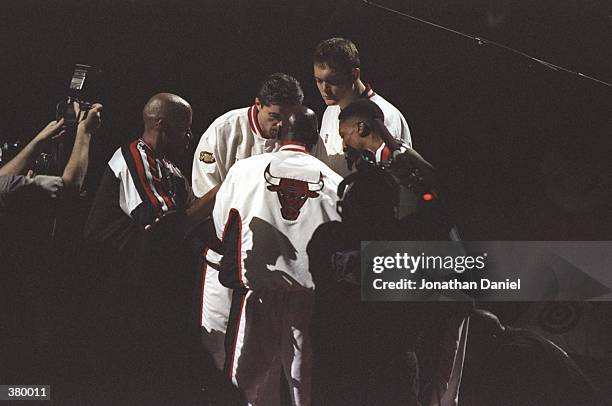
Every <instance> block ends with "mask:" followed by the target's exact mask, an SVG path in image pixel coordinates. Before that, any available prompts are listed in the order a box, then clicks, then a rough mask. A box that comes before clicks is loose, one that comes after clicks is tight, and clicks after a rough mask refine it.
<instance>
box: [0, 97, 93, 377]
mask: <svg viewBox="0 0 612 406" xmlns="http://www.w3.org/2000/svg"><path fill="white" fill-rule="evenodd" d="M101 110H102V106H101V105H94V107H93V109H92V110H90V111H89V112H88V113H87V114H86V113H85V112H81V114H80V117H79V118H80V121H79V124H78V128H77V131H76V137H75V142H74V147H73V149H72V153H71V156H70V159H69V162H68V164H67V166H66V168H65V169H64V171H63V173H62V176H49V175H41V174H33V173H32V171H31V170H30V168H31V166H32V165H33V164H34V161H35V160H36V158H37V156H38V155H39V154H40V153H41V152H42V151H44V150H46V149H47V147H49V146H50V144H51V143H52V142H59V141H60V140H61V139H62V137H64V136H65V129H64V120H59V121H52V122H50V123H49V124H48V125H47V126H46V127H45V128H44V129H43V130H42V131H41V132H40V133H39V134H38V135H36V137H34V139H33V140H32V141H31V142H30V143H28V144H27V145H26V146H25V148H24V149H23V150H22V151H21V152H20V153H18V154H17V156H15V158H14V159H12V160H11V161H9V162H8V163H6V164H5V165H4V166H3V167H2V168H0V187H1V191H0V230H2V233H1V234H0V235H1V237H0V261H1V262H0V270H1V272H0V308H1V309H3V311H2V313H1V314H0V318H1V319H0V326H1V327H0V329H2V331H0V348H1V350H0V358H1V359H2V360H3V361H2V363H3V368H2V371H0V378H3V379H2V380H3V381H4V382H33V381H45V382H49V377H50V370H52V369H53V365H52V364H53V362H55V361H57V358H58V357H57V354H58V349H57V347H56V346H55V344H56V342H54V341H57V340H58V336H57V333H58V320H60V318H61V317H62V316H61V314H62V310H63V307H61V303H60V302H61V300H62V299H56V297H58V296H60V295H57V292H58V286H59V284H58V280H59V278H60V276H62V274H63V273H64V272H65V270H66V268H67V267H69V266H70V264H67V263H64V262H61V261H60V259H59V258H60V254H61V253H62V252H63V251H65V250H66V248H67V247H66V245H64V244H61V243H59V242H58V241H55V240H54V239H53V238H52V233H53V231H52V230H54V225H55V224H56V222H55V219H56V218H57V216H58V213H59V212H60V211H66V212H67V211H68V210H67V209H66V206H70V204H71V203H70V202H71V201H73V200H76V199H72V198H71V197H76V196H77V192H78V191H79V190H80V188H81V185H82V184H83V180H84V178H85V174H86V172H87V167H88V161H89V158H88V157H89V143H90V139H91V136H92V134H93V133H94V132H95V130H96V129H97V128H98V127H99V125H100V112H101ZM28 171H29V173H28V174H27V175H26V172H28ZM72 221H74V220H72ZM56 271H57V272H56ZM56 295H57V296H56ZM54 376H55V374H54Z"/></svg>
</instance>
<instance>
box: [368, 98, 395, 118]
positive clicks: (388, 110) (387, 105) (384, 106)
mask: <svg viewBox="0 0 612 406" xmlns="http://www.w3.org/2000/svg"><path fill="white" fill-rule="evenodd" d="M370 100H372V101H373V102H374V103H376V104H377V105H378V107H380V109H381V110H382V111H383V113H384V114H385V118H387V116H388V115H390V114H391V115H397V116H402V112H401V111H399V109H398V108H397V107H395V106H394V105H393V104H391V102H389V101H388V100H387V99H385V98H384V97H382V96H381V95H379V94H378V93H376V94H375V95H374V96H372V97H371V98H370Z"/></svg>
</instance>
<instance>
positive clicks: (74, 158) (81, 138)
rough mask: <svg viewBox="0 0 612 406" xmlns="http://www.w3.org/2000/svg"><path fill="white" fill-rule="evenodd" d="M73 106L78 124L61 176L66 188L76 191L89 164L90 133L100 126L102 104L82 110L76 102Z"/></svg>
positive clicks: (78, 190)
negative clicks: (70, 151) (68, 157)
mask: <svg viewBox="0 0 612 406" xmlns="http://www.w3.org/2000/svg"><path fill="white" fill-rule="evenodd" d="M74 108H75V109H76V111H77V116H78V117H79V124H78V127H77V132H76V138H75V140H74V145H73V147H72V154H70V159H69V160H68V163H67V164H66V167H65V168H64V173H63V174H62V178H63V179H64V184H65V185H66V189H68V190H73V191H76V192H77V193H78V192H80V191H81V187H82V186H83V182H84V180H85V175H86V173H87V167H88V165H89V144H90V140H91V135H92V133H93V132H94V131H96V130H97V129H98V127H100V123H101V120H100V113H101V111H102V105H101V104H98V103H96V104H94V105H93V106H92V108H91V109H90V110H87V111H83V112H81V111H80V110H79V107H78V103H75V106H74Z"/></svg>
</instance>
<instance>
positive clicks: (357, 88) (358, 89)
mask: <svg viewBox="0 0 612 406" xmlns="http://www.w3.org/2000/svg"><path fill="white" fill-rule="evenodd" d="M365 90H366V85H364V84H363V82H362V81H361V79H357V81H356V82H355V84H354V85H353V91H352V92H351V93H350V96H349V97H347V98H346V99H345V100H341V101H340V102H339V103H338V105H339V106H340V110H342V109H344V108H345V107H346V106H348V105H349V104H351V103H352V102H353V101H355V100H356V99H357V98H358V97H359V96H361V94H362V93H363V92H365Z"/></svg>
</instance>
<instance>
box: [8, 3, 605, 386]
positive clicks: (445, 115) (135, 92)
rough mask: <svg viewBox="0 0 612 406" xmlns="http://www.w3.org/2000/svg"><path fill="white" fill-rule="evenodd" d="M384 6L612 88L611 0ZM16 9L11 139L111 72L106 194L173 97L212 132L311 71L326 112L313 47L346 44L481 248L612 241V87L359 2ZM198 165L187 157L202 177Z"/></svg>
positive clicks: (598, 313) (103, 98) (94, 175)
mask: <svg viewBox="0 0 612 406" xmlns="http://www.w3.org/2000/svg"><path fill="white" fill-rule="evenodd" d="M383 3H384V4H385V5H386V6H390V7H394V8H397V9H398V10H401V11H403V12H407V13H410V14H413V15H415V16H417V17H420V18H424V19H428V20H431V21H434V22H436V23H439V24H443V25H446V26H448V27H451V28H453V29H456V30H459V31H464V32H467V33H470V34H473V35H476V36H482V37H484V38H488V39H490V40H492V41H497V42H500V43H503V44H505V45H508V46H510V47H513V48H517V49H520V50H522V51H524V52H526V53H528V54H530V55H534V56H536V57H538V58H540V59H543V60H545V61H548V62H551V63H554V64H557V65H561V66H564V67H567V68H569V69H571V70H575V71H579V72H583V73H585V74H588V75H592V76H595V77H598V78H600V79H602V80H604V81H606V82H612V47H611V46H610V39H611V38H612V3H610V2H609V1H606V0H582V1H578V0H571V1H562V2H559V1H553V0H524V1H518V0H470V1H468V2H464V1H456V0H447V1H424V0H420V1H400V0H385V1H384V2H383ZM0 15H1V19H2V24H0V41H1V42H0V49H1V51H2V57H1V58H0V69H1V72H2V81H1V82H0V83H1V84H0V90H1V94H2V98H1V99H0V111H1V112H2V113H1V114H2V124H3V125H2V129H1V130H0V140H8V141H11V140H14V139H17V138H18V139H21V140H23V141H27V140H29V139H30V138H31V137H33V135H34V134H35V133H36V132H37V131H38V130H39V129H40V128H42V127H43V126H44V125H45V124H46V123H47V122H48V121H49V120H51V119H52V118H53V117H54V114H55V103H56V102H57V101H59V100H60V99H62V98H63V97H64V96H65V95H66V90H67V87H68V82H69V79H70V77H71V74H72V68H73V66H74V64H75V63H86V64H92V65H96V66H99V67H101V68H102V69H103V71H104V73H103V74H102V76H100V77H99V78H98V80H97V82H96V83H93V84H94V87H95V89H96V94H97V97H96V98H95V100H94V101H100V102H102V103H103V104H104V124H103V127H102V129H101V130H100V132H99V133H98V135H97V136H96V139H95V141H94V144H93V146H92V152H91V154H92V162H91V167H90V174H89V176H88V184H89V191H90V192H94V191H95V189H96V185H97V182H98V180H99V177H100V174H101V170H102V169H103V167H104V165H105V163H106V162H107V160H108V158H109V157H110V155H111V154H112V152H113V151H114V150H115V149H116V148H117V147H118V146H119V145H120V144H121V143H124V142H127V141H129V140H131V139H134V138H136V137H137V136H139V135H140V131H141V130H142V125H141V118H140V117H141V109H142V107H143V105H144V104H145V102H146V101H147V100H148V98H149V97H150V96H152V95H153V94H155V93H158V92H161V91H168V92H173V93H177V94H179V95H181V96H183V97H184V98H186V99H187V100H188V101H189V102H190V103H191V104H192V106H193V109H194V123H193V132H194V134H195V135H196V137H198V136H199V135H200V134H202V133H203V132H204V130H205V129H206V127H207V126H208V125H209V124H210V123H211V122H212V120H213V119H214V118H216V117H218V116H219V115H220V114H222V113H224V112H226V111H228V110H230V109H234V108H239V107H245V106H248V105H249V104H251V103H252V102H253V99H254V96H255V91H256V89H257V85H258V82H259V81H260V80H261V79H262V78H263V77H264V76H265V75H267V74H269V73H272V72H275V71H283V72H286V73H289V74H292V75H294V76H295V77H296V78H297V79H298V80H299V81H300V82H301V83H302V86H303V89H304V92H305V95H306V100H305V104H307V105H308V106H310V107H312V108H314V109H315V110H317V111H318V112H322V110H323V107H324V106H323V102H322V100H321V98H320V96H319V94H318V91H317V89H316V86H315V83H314V80H313V78H312V63H311V52H312V49H313V48H314V46H315V45H316V44H317V43H318V42H319V41H320V40H323V39H325V38H329V37H332V36H344V37H347V38H349V39H351V40H353V41H354V42H355V43H356V44H357V46H358V48H359V50H360V55H361V61H362V78H363V79H364V81H366V82H370V83H371V84H372V86H373V88H374V90H375V91H376V92H378V93H380V94H381V95H383V97H385V98H386V99H387V100H389V101H391V102H392V103H393V104H394V105H395V106H396V107H398V108H399V109H400V110H401V111H402V112H403V113H404V115H405V117H406V119H407V121H408V123H409V126H410V129H411V132H412V136H413V142H414V147H415V149H417V150H418V151H419V152H421V153H422V155H424V156H425V157H426V158H427V159H428V160H430V161H431V162H432V163H433V164H434V165H435V166H437V167H438V169H439V171H440V174H441V178H442V180H443V182H444V183H445V184H446V187H447V188H446V198H447V201H448V202H449V203H451V206H452V210H453V212H454V214H455V215H456V219H457V223H458V224H459V227H460V230H461V233H462V237H463V239H465V240H610V239H612V229H611V225H612V211H611V210H610V209H611V203H612V160H611V159H610V156H612V114H611V113H612V88H610V87H607V86H605V85H602V84H598V83H594V82H592V81H589V80H586V79H584V78H580V77H577V76H573V75H570V74H567V73H564V72H556V71H553V70H550V69H547V68H545V67H543V66H541V65H539V64H537V63H535V62H533V61H531V60H529V59H525V58H522V57H519V56H517V55H515V54H512V53H510V52H507V51H505V50H501V49H498V48H495V47H492V46H479V45H478V44H476V43H475V42H473V41H470V40H468V39H465V38H462V37H460V36H457V35H454V34H451V33H448V32H444V31H441V30H437V29H434V28H432V27H429V26H425V25H423V24H419V23H415V22H411V21H409V20H405V19H401V18H399V17H396V16H393V15H390V14H388V13H386V12H384V11H381V10H378V9H375V8H373V7H370V6H367V5H365V4H364V3H363V2H360V1H356V0H353V1H346V0H336V1H323V0H312V1H280V0H275V1H265V2H257V1H236V0H233V1H232V0H230V1H222V0H207V1H203V0H199V1H195V0H194V1H142V0H130V1H127V0H123V1H122V0H113V1H110V0H106V1H101V0H90V1H83V0H80V1H73V0H61V1H59V0H57V1H41V0H37V1H3V2H2V5H0ZM194 147H195V143H194ZM190 165H191V157H187V158H186V159H185V162H184V165H183V168H184V172H185V173H186V174H189V173H190V168H189V167H190ZM92 194H93V193H90V196H91V195H92ZM498 310H499V311H501V312H506V313H507V314H518V313H520V312H513V311H511V310H508V308H504V309H501V308H499V309H498ZM536 311H538V310H536ZM523 314H524V313H523ZM577 314H578V315H579V316H578V317H579V318H580V320H581V323H582V324H578V327H574V330H576V331H578V330H580V331H581V332H584V333H585V334H583V335H586V333H587V332H592V333H589V334H590V336H591V337H596V338H597V340H599V341H598V345H599V347H601V351H600V352H599V353H598V356H597V358H599V359H604V358H608V359H610V358H612V354H611V353H610V351H611V349H612V344H611V343H612V339H611V338H610V336H609V334H607V335H606V334H604V333H603V332H602V331H601V330H597V331H595V332H593V331H594V330H592V329H593V328H595V327H597V326H601V325H602V323H604V325H605V323H609V320H610V318H611V315H610V311H609V309H607V307H606V308H605V309H604V308H603V307H589V308H587V309H586V310H584V309H583V310H582V311H581V312H579V313H577ZM570 324H571V325H572V326H576V324H575V323H573V322H572V323H569V324H568V325H570ZM608 325H609V324H608ZM590 329H591V330H590ZM566 336H567V335H566ZM585 340H586V341H585V343H584V344H582V343H580V344H576V343H575V342H574V345H575V347H576V348H577V349H576V350H575V351H576V352H581V351H580V348H582V349H583V350H584V349H586V348H590V347H589V346H591V344H589V343H588V342H587V341H588V340H587V339H586V338H585ZM585 351H586V350H584V351H582V352H585ZM586 352H588V351H586ZM606 354H607V355H606ZM587 364H588V363H587ZM588 365H591V366H592V365H594V364H588ZM588 365H587V366H588ZM598 368H599V367H598ZM605 368H608V370H609V369H611V368H610V366H609V364H605V365H604V366H601V367H600V369H599V370H598V371H599V375H600V376H601V377H602V379H604V378H603V377H605V375H606V374H607V372H602V371H605ZM608 376H609V375H608ZM602 382H605V380H603V381H602Z"/></svg>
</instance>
